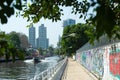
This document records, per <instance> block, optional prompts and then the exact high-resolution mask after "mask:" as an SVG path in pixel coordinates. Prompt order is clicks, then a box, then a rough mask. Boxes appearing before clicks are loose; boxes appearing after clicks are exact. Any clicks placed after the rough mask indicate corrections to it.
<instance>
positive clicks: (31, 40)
mask: <svg viewBox="0 0 120 80" xmlns="http://www.w3.org/2000/svg"><path fill="white" fill-rule="evenodd" d="M29 43H30V45H31V46H32V47H33V48H35V27H33V25H32V26H31V27H30V28H29Z"/></svg>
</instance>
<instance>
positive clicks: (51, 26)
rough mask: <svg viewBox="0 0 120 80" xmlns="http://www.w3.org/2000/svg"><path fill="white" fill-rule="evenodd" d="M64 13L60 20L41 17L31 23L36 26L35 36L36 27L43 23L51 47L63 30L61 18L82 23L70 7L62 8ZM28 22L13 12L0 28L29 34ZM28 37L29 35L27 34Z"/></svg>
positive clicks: (8, 31) (55, 43)
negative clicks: (54, 20)
mask: <svg viewBox="0 0 120 80" xmlns="http://www.w3.org/2000/svg"><path fill="white" fill-rule="evenodd" d="M63 13H64V15H63V16H61V21H57V22H52V20H48V19H46V20H45V19H41V20H40V21H39V22H38V23H36V24H33V26H34V27H35V28H36V38H37V37H38V27H39V26H40V25H41V24H44V26H45V27H47V38H49V45H53V47H56V46H57V42H58V39H59V35H60V36H62V32H63V27H62V24H63V20H66V19H74V20H76V23H84V22H85V21H84V20H83V19H79V15H74V14H71V8H69V7H68V8H65V7H64V8H63ZM28 24H29V22H27V20H26V19H24V18H23V17H22V16H19V17H16V15H15V14H14V15H13V16H11V17H10V18H9V19H8V22H7V24H0V30H1V31H5V32H6V33H10V32H11V31H16V32H21V33H24V34H26V35H27V36H28V35H29V31H28V30H29V28H28V27H26V26H27V25H28ZM28 37H29V36H28Z"/></svg>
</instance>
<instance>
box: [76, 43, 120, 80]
mask: <svg viewBox="0 0 120 80" xmlns="http://www.w3.org/2000/svg"><path fill="white" fill-rule="evenodd" d="M115 45H116V46H115ZM76 60H77V61H78V62H79V63H80V64H82V65H83V66H84V67H85V68H86V69H88V70H89V71H91V72H92V73H94V74H97V75H98V76H99V77H100V78H101V79H102V80H120V43H115V44H111V45H106V46H103V47H97V48H94V49H90V50H85V51H78V52H77V53H76Z"/></svg>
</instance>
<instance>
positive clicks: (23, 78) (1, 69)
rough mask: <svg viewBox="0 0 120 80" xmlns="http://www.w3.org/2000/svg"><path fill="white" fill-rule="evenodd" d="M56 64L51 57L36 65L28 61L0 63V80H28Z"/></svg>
mask: <svg viewBox="0 0 120 80" xmlns="http://www.w3.org/2000/svg"><path fill="white" fill-rule="evenodd" d="M56 63H57V60H56V59H55V58H53V57H52V58H46V60H44V61H42V62H40V63H36V64H34V63H33V62H30V61H28V62H24V61H17V62H14V63H12V62H9V63H0V80H3V79H5V80H16V79H17V80H30V79H31V78H33V77H34V75H36V74H38V73H40V72H42V71H44V70H46V69H47V68H49V67H51V66H53V65H55V64H56Z"/></svg>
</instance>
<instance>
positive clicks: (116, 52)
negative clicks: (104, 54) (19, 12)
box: [109, 46, 120, 80]
mask: <svg viewBox="0 0 120 80" xmlns="http://www.w3.org/2000/svg"><path fill="white" fill-rule="evenodd" d="M109 64H110V72H111V74H112V75H113V76H115V77H117V78H119V80H120V48H115V47H114V46H111V49H110V53H109Z"/></svg>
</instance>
